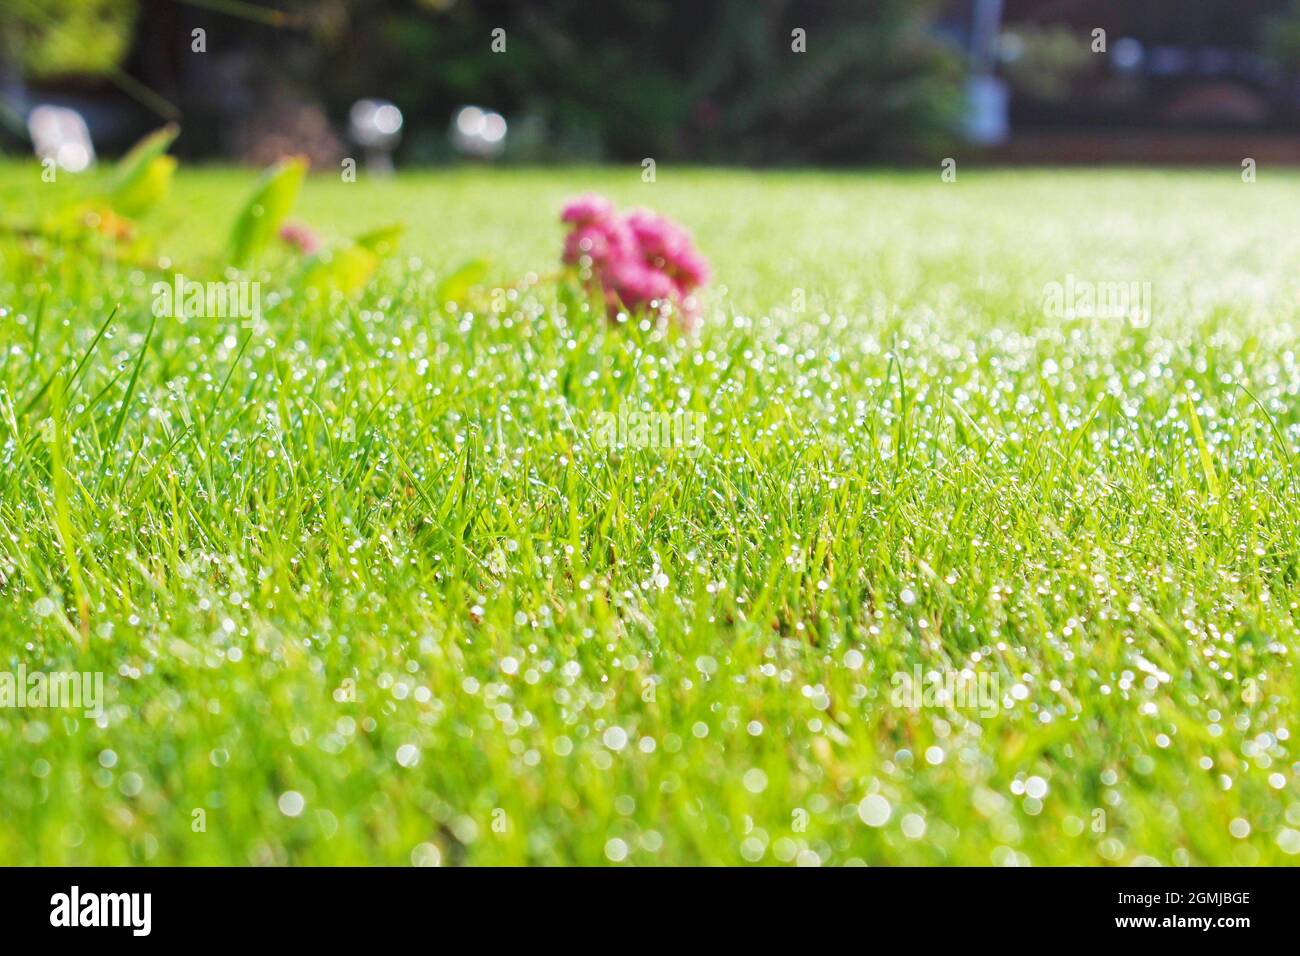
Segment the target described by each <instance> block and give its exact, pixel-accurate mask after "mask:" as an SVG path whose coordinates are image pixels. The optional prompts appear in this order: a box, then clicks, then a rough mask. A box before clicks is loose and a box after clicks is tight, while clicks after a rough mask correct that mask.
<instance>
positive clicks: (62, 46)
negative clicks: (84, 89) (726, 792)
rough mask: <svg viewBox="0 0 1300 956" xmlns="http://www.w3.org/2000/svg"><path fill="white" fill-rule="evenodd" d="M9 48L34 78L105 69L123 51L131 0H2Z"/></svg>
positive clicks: (132, 5)
mask: <svg viewBox="0 0 1300 956" xmlns="http://www.w3.org/2000/svg"><path fill="white" fill-rule="evenodd" d="M0 5H3V6H4V7H5V14H4V16H5V20H6V31H5V32H6V34H7V35H8V42H9V45H10V53H11V55H14V56H16V57H17V59H18V62H19V63H20V65H21V68H22V71H23V73H24V74H26V75H27V76H28V77H29V78H31V79H34V80H43V79H50V78H54V77H59V76H65V75H69V74H81V73H92V74H93V73H103V72H106V71H108V70H112V69H114V68H116V67H118V66H119V65H120V64H121V62H122V60H123V58H124V57H125V56H126V53H127V49H128V47H129V45H130V41H131V29H132V26H133V25H134V22H135V17H136V7H137V4H136V3H135V0H3V4H0Z"/></svg>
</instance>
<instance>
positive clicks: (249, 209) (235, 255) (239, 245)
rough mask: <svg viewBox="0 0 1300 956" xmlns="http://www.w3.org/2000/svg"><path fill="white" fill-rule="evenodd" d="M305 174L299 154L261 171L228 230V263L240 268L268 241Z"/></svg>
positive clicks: (303, 159) (293, 199)
mask: <svg viewBox="0 0 1300 956" xmlns="http://www.w3.org/2000/svg"><path fill="white" fill-rule="evenodd" d="M306 175H307V160H306V159H305V158H303V157H301V156H295V157H293V158H291V159H282V160H281V161H280V162H278V163H276V164H275V165H274V166H272V167H271V168H270V169H268V170H267V171H266V172H265V173H263V174H262V179H261V181H260V183H259V185H258V187H257V189H256V190H254V191H253V195H252V196H250V197H249V199H248V202H247V203H246V204H245V205H244V208H243V210H242V211H241V212H240V213H239V218H238V219H236V220H235V225H234V228H233V229H231V232H230V264H231V265H233V266H234V267H235V268H237V269H242V268H243V267H244V266H245V265H246V264H247V262H248V260H249V259H251V258H252V257H253V256H255V255H257V253H258V252H259V251H261V249H262V248H263V247H264V246H265V245H266V244H267V243H268V242H270V241H271V239H272V238H273V237H274V236H275V234H276V231H277V230H278V229H279V228H280V223H282V222H283V221H284V218H285V216H287V215H289V210H291V209H292V208H293V204H294V202H295V200H297V198H298V190H300V189H301V188H302V181H303V179H304V178H305V177H306Z"/></svg>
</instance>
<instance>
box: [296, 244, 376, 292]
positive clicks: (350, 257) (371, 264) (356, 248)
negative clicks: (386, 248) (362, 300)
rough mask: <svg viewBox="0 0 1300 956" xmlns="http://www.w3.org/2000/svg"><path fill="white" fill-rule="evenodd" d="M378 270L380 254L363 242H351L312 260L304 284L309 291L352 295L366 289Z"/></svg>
mask: <svg viewBox="0 0 1300 956" xmlns="http://www.w3.org/2000/svg"><path fill="white" fill-rule="evenodd" d="M378 267H379V256H378V255H377V254H375V253H374V252H372V251H371V250H370V249H367V248H366V247H365V246H363V245H360V244H359V243H351V244H349V245H346V246H343V247H342V248H339V249H332V250H330V251H328V252H322V253H319V254H317V255H314V256H312V257H311V258H310V259H308V260H307V269H306V272H305V273H304V274H303V279H302V282H303V286H304V287H305V288H308V289H315V290H317V291H318V292H331V291H338V292H342V293H343V294H344V295H352V294H353V293H355V292H359V291H361V290H362V289H363V288H365V285H366V283H367V282H369V281H370V277H371V276H372V275H374V273H375V269H377V268H378Z"/></svg>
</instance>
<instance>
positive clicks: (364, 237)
mask: <svg viewBox="0 0 1300 956" xmlns="http://www.w3.org/2000/svg"><path fill="white" fill-rule="evenodd" d="M404 232H406V225H405V224H404V223H400V222H399V223H395V224H394V225H391V226H383V227H381V228H379V229H372V230H370V232H367V233H362V234H361V235H359V236H357V238H356V244H357V245H359V246H364V247H365V248H367V249H369V250H370V251H371V252H373V253H374V254H375V255H377V256H390V255H392V254H393V251H394V250H396V248H397V243H398V241H399V240H400V239H401V238H402V234H403V233H404Z"/></svg>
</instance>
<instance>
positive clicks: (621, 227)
mask: <svg viewBox="0 0 1300 956" xmlns="http://www.w3.org/2000/svg"><path fill="white" fill-rule="evenodd" d="M635 249H636V243H635V240H634V239H633V238H632V233H631V232H630V231H629V230H628V228H627V226H626V224H624V223H623V222H622V221H621V220H618V219H609V220H603V221H593V222H588V223H585V224H583V225H579V226H577V227H576V228H575V229H574V230H573V231H572V232H570V233H569V234H568V235H567V236H566V237H565V239H564V261H565V262H566V263H568V264H569V265H571V266H572V265H581V264H582V260H583V258H584V257H585V258H587V259H589V260H590V262H591V264H592V265H593V266H595V267H598V268H599V267H604V266H606V265H607V264H610V263H617V262H622V261H623V260H625V259H628V258H630V257H632V255H633V254H634V253H635Z"/></svg>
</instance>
